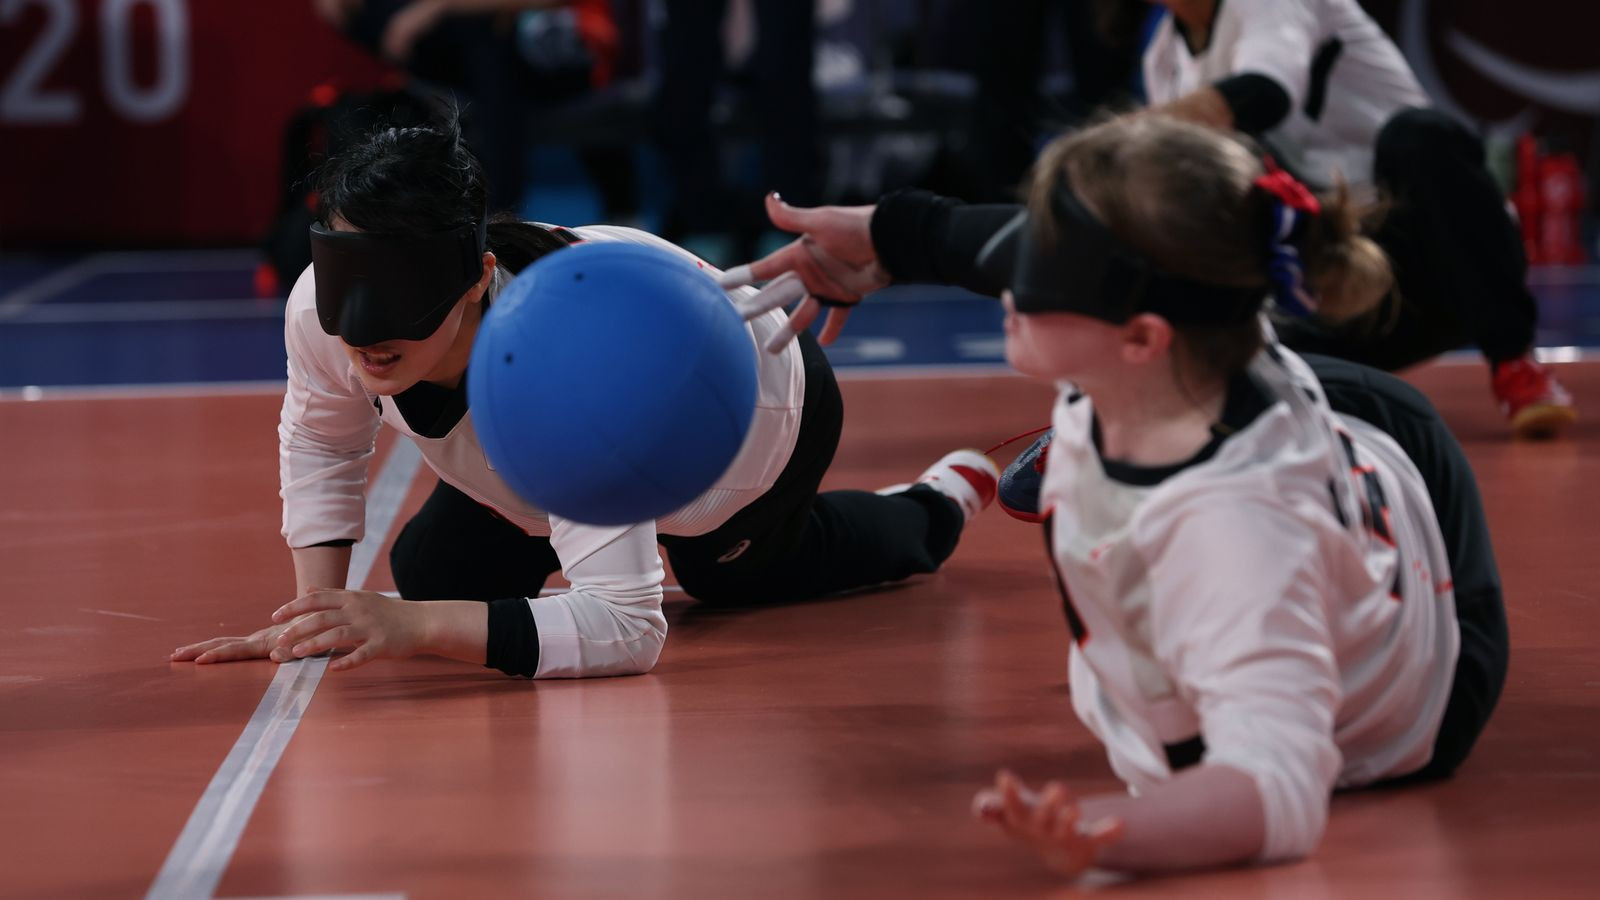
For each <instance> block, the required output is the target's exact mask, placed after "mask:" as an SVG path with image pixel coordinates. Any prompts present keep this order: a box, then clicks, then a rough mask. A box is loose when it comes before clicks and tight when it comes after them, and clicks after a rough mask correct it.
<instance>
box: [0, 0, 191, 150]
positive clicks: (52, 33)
mask: <svg viewBox="0 0 1600 900" xmlns="http://www.w3.org/2000/svg"><path fill="white" fill-rule="evenodd" d="M78 2H79V0H0V25H9V24H11V23H12V22H14V21H16V20H17V19H18V18H20V17H21V15H22V13H23V11H24V10H25V9H27V8H28V7H30V6H36V7H39V8H41V9H43V10H44V13H45V21H44V28H43V30H41V31H40V32H39V37H38V40H37V41H35V42H34V43H33V45H32V46H30V47H28V48H27V50H26V51H24V53H23V54H22V59H21V60H20V61H19V62H18V63H17V65H16V67H15V68H13V69H12V70H11V73H10V75H9V77H7V78H6V81H5V83H4V84H3V85H0V122H7V123H12V124H16V125H70V124H72V123H74V122H77V121H78V120H79V119H81V118H82V116H83V98H82V97H80V96H79V95H78V94H77V93H75V92H73V91H72V90H69V89H66V88H47V87H45V86H44V83H45V80H46V79H47V78H49V77H50V73H51V71H52V70H53V69H54V68H55V67H56V65H57V64H58V63H59V62H60V60H61V57H62V56H63V55H64V54H65V53H66V52H67V49H68V47H69V46H70V45H71V43H72V39H73V37H74V33H75V32H76V31H77V29H78ZM141 4H142V5H145V6H149V7H150V10H151V12H152V13H154V14H155V20H156V75H155V81H154V82H153V83H152V84H149V85H141V84H138V83H137V82H136V81H135V80H134V71H133V51H134V48H133V29H132V17H133V10H134V8H135V7H137V6H140V5H141ZM100 80H101V86H102V87H103V88H104V89H105V95H106V101H107V103H109V104H110V106H111V108H112V109H113V110H114V111H116V113H117V114H118V115H120V116H122V117H123V118H125V119H129V120H131V121H134V122H156V121H159V120H161V119H164V118H166V117H168V116H170V115H172V114H173V113H175V112H177V111H178V109H179V108H180V107H181V106H182V105H183V102H184V100H185V99H187V98H188V95H189V10H188V8H187V7H186V6H185V5H184V0H101V6H100Z"/></svg>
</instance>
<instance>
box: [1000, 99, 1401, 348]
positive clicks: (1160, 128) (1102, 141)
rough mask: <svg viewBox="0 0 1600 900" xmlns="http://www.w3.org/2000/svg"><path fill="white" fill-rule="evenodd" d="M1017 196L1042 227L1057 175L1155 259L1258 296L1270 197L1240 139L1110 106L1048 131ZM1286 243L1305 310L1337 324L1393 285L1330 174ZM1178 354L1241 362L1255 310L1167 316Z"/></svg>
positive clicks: (1257, 341)
mask: <svg viewBox="0 0 1600 900" xmlns="http://www.w3.org/2000/svg"><path fill="white" fill-rule="evenodd" d="M1033 171H1034V174H1033V177H1032V180H1031V183H1030V184H1029V185H1028V187H1027V195H1028V206H1029V208H1030V211H1031V214H1032V216H1033V217H1034V220H1035V221H1036V222H1039V223H1041V226H1042V231H1043V233H1044V234H1045V236H1046V237H1047V239H1048V238H1049V237H1050V236H1051V235H1052V234H1053V233H1054V231H1055V229H1054V228H1053V217H1054V213H1053V212H1052V209H1051V203H1050V197H1051V194H1052V193H1053V192H1054V190H1055V188H1056V185H1057V184H1059V183H1060V181H1061V180H1062V179H1068V181H1069V184H1070V186H1071V188H1072V191H1073V193H1075V194H1076V195H1077V196H1078V198H1079V199H1080V200H1082V202H1083V204H1084V206H1085V207H1087V208H1088V209H1089V211H1090V212H1092V213H1093V214H1094V215H1095V216H1096V217H1098V218H1099V219H1100V221H1101V223H1102V224H1104V225H1105V226H1106V228H1107V229H1109V230H1110V231H1111V233H1112V234H1114V235H1116V236H1117V237H1118V238H1119V239H1120V240H1122V241H1123V242H1124V243H1126V244H1127V245H1128V246H1129V247H1131V248H1132V249H1133V250H1135V251H1137V252H1138V253H1140V254H1142V255H1143V256H1145V257H1146V258H1148V259H1149V260H1150V261H1152V262H1154V263H1155V264H1156V265H1158V266H1160V267H1161V268H1162V269H1164V270H1166V271H1168V272H1170V273H1172V274H1174V275H1179V276H1182V277H1185V278H1190V279H1194V280H1196V281H1202V282H1206V283H1210V284H1219V285H1227V286H1233V287H1255V286H1259V287H1260V288H1261V291H1262V297H1263V299H1265V298H1266V297H1267V295H1268V294H1269V292H1270V291H1271V288H1272V285H1271V281H1270V279H1269V277H1268V273H1267V271H1268V270H1267V263H1268V259H1269V257H1270V252H1271V234H1272V228H1273V224H1272V222H1273V219H1272V215H1273V211H1272V202H1271V200H1270V198H1269V196H1268V195H1266V194H1265V193H1264V192H1263V191H1261V190H1259V189H1256V188H1255V187H1254V181H1255V179H1256V178H1257V177H1259V176H1261V175H1262V174H1264V172H1265V169H1264V167H1263V164H1262V162H1261V160H1260V159H1259V158H1258V156H1257V155H1256V154H1255V153H1254V152H1253V151H1252V149H1251V148H1250V147H1248V146H1246V145H1245V144H1244V143H1242V142H1241V141H1239V140H1237V139H1234V138H1232V137H1229V136H1228V135H1225V134H1223V133H1221V132H1218V131H1215V130H1213V129H1210V128H1207V127H1204V126H1201V125H1196V124H1192V123H1189V122H1184V121H1180V120H1178V119H1174V118H1171V117H1168V116H1162V115H1156V114H1140V115H1134V116H1122V117H1119V118H1116V119H1112V120H1110V121H1107V122H1103V123H1101V124H1099V125H1095V126H1093V127H1090V128H1087V129H1084V130H1083V131H1079V132H1077V133H1074V134H1071V135H1067V136H1065V137H1062V138H1059V139H1057V140H1055V141H1054V142H1052V143H1051V144H1050V145H1049V146H1048V147H1046V148H1045V149H1044V151H1043V153H1041V154H1040V157H1039V160H1038V161H1037V162H1036V163H1035V164H1034V170H1033ZM1321 203H1322V212H1321V214H1320V215H1319V216H1316V217H1315V218H1314V219H1313V220H1312V221H1311V222H1310V224H1309V227H1308V228H1306V229H1304V232H1305V233H1304V234H1303V236H1302V237H1301V239H1300V240H1299V241H1298V245H1297V248H1298V250H1299V252H1300V256H1301V259H1302V260H1303V261H1304V265H1305V275H1306V282H1307V285H1308V286H1309V287H1310V288H1311V290H1312V292H1313V294H1314V295H1315V296H1316V298H1317V311H1316V316H1317V318H1318V319H1319V320H1321V321H1323V322H1325V323H1328V324H1330V325H1343V324H1346V323H1351V322H1354V321H1355V320H1357V319H1361V318H1362V317H1365V316H1368V315H1370V314H1371V313H1372V312H1373V311H1374V310H1375V309H1376V308H1377V306H1378V304H1379V301H1381V300H1382V299H1383V297H1384V295H1385V294H1386V293H1388V292H1389V291H1390V290H1391V289H1392V287H1393V285H1394V275H1393V272H1392V271H1391V269H1390V267H1389V261H1388V258H1387V257H1386V256H1384V253H1383V251H1382V250H1381V249H1379V247H1378V245H1377V244H1375V243H1373V241H1372V240H1371V239H1370V238H1367V237H1365V236H1364V235H1362V234H1361V233H1360V230H1359V229H1360V223H1359V214H1358V211H1357V210H1356V209H1355V207H1354V205H1353V204H1352V203H1351V202H1350V200H1349V196H1348V192H1347V191H1346V190H1345V189H1344V187H1343V185H1341V186H1340V187H1339V188H1338V189H1337V190H1336V191H1334V192H1333V194H1332V195H1331V196H1326V197H1323V198H1321ZM1174 328H1175V331H1176V332H1177V335H1178V338H1179V344H1180V345H1181V349H1182V351H1183V353H1184V355H1185V356H1187V357H1188V358H1190V359H1191V360H1193V361H1194V362H1195V363H1197V364H1199V365H1201V366H1203V367H1205V368H1206V369H1209V370H1210V371H1212V372H1214V373H1216V374H1221V375H1231V374H1232V373H1234V372H1237V371H1239V370H1240V369H1242V368H1243V367H1244V366H1245V365H1246V364H1247V363H1248V362H1249V360H1250V358H1251V357H1252V356H1254V355H1255V353H1256V351H1257V350H1259V349H1260V346H1261V331H1260V328H1259V327H1258V326H1257V324H1256V322H1255V321H1253V320H1252V321H1249V322H1246V323H1242V324H1240V325H1226V326H1216V325H1210V326H1174Z"/></svg>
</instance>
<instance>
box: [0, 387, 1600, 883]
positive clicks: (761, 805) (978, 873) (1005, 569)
mask: <svg viewBox="0 0 1600 900" xmlns="http://www.w3.org/2000/svg"><path fill="white" fill-rule="evenodd" d="M1560 371H1561V374H1562V377H1563V378H1564V379H1565V380H1566V381H1567V382H1568V384H1569V386H1570V387H1571V388H1572V389H1573V390H1574V392H1575V393H1576V394H1577V395H1578V397H1579V399H1580V403H1586V404H1587V408H1586V412H1587V414H1588V415H1589V416H1590V418H1588V419H1587V420H1585V421H1584V422H1582V423H1580V426H1579V427H1578V428H1577V430H1576V433H1575V434H1574V435H1572V436H1571V437H1569V438H1568V439H1566V440H1563V441H1560V442H1557V443H1553V444H1544V445H1530V444H1517V443H1513V442H1511V441H1510V440H1509V438H1508V437H1507V436H1506V434H1505V432H1504V429H1503V426H1501V425H1500V423H1499V421H1498V419H1497V417H1496V415H1495V413H1494V410H1492V409H1491V408H1490V405H1489V402H1488V395H1487V390H1486V388H1485V385H1484V383H1483V381H1484V374H1483V371H1482V369H1481V367H1479V366H1477V365H1472V366H1465V365H1455V366H1451V365H1440V366H1434V367H1431V368H1427V369H1424V370H1422V371H1420V372H1417V373H1414V375H1413V379H1414V380H1415V381H1416V382H1417V383H1418V384H1419V385H1421V386H1422V387H1423V388H1424V389H1425V390H1426V391H1427V392H1428V393H1429V394H1430V395H1431V396H1433V397H1434V398H1435V400H1436V402H1437V403H1438V404H1439V405H1440V407H1441V409H1442V410H1443V411H1444V412H1445V414H1446V416H1447V418H1448V419H1449V420H1450V421H1451V422H1452V424H1453V425H1455V426H1456V427H1457V430H1458V433H1459V434H1460V436H1461V438H1462V441H1463V443H1464V444H1465V446H1466V448H1467V451H1468V454H1469V456H1470V457H1471V459H1472V462H1473V464H1474V466H1475V468H1476V470H1477V472H1478V475H1479V478H1480V480H1481V482H1482V487H1483V493H1484V496H1485V500H1486V503H1487V506H1488V509H1489V512H1490V515H1491V516H1492V519H1493V531H1494V537H1495V539H1496V541H1497V546H1498V552H1499V559H1500V564H1501V568H1502V571H1503V573H1504V577H1505V580H1506V586H1507V594H1508V600H1509V606H1510V618H1511V626H1512V630H1513V638H1514V642H1515V649H1514V652H1513V659H1512V669H1511V676H1510V681H1509V684H1508V687H1507V690H1506V693H1505V697H1504V700H1503V701H1502V704H1501V707H1500V709H1499V711H1498V713H1497V714H1496V717H1495V720H1494V722H1493V723H1492V725H1491V727H1490V729H1489V731H1488V733H1487V735H1486V736H1485V738H1484V739H1483V741H1482V742H1481V743H1480V745H1479V748H1478V750H1477V751H1476V754H1475V755H1474V757H1473V758H1472V759H1471V760H1470V761H1469V762H1468V764H1467V765H1466V766H1465V767H1464V769H1463V770H1462V772H1461V773H1460V774H1459V775H1458V776H1457V778H1456V779H1455V780H1453V781H1452V782H1449V783H1446V784H1441V785H1435V786H1431V787H1426V788H1420V789H1409V790H1405V791H1395V792H1383V793H1366V794H1354V795H1342V796H1339V797H1336V798H1335V800H1334V804H1333V808H1334V813H1333V820H1332V823H1331V825H1330V827H1329V829H1328V833H1327V836H1326V838H1325V839H1324V841H1323V844H1322V846H1321V849H1320V850H1319V851H1318V852H1317V853H1316V855H1315V856H1314V857H1313V858H1311V859H1310V860H1308V861H1305V862H1302V863H1298V864H1294V865H1286V866H1279V867H1272V868H1261V869H1251V870H1243V871H1235V872H1225V873H1215V874H1203V875H1191V876H1184V877H1178V878H1166V879H1159V880H1142V881H1134V882H1130V883H1123V884H1118V885H1101V886H1100V888H1099V889H1103V890H1109V891H1110V893H1111V895H1112V896H1118V897H1122V896H1127V897H1142V896H1146V895H1158V894H1159V895H1181V896H1203V897H1230V898H1232V897H1296V898H1299V897H1350V896H1360V897H1363V898H1376V897H1512V896H1514V897H1579V896H1583V897H1593V896H1597V893H1596V892H1597V890H1600V889H1597V888H1596V886H1595V885H1596V883H1597V881H1600V587H1597V585H1600V528H1597V526H1596V524H1595V523H1596V520H1597V515H1600V364H1593V363H1582V364H1571V365H1564V366H1562V367H1560ZM845 391H846V401H847V405H848V407H849V414H848V419H847V426H846V435H845V440H844V444H843V446H842V447H841V450H840V452H839V455H838V460H837V463H836V467H835V471H834V474H833V475H832V476H831V481H830V486H836V487H843V486H849V487H868V488H870V487H875V486H880V485H882V484H886V483H890V482H894V481H899V480H904V479H905V478H907V477H908V476H911V475H914V474H915V473H916V472H917V471H918V470H920V469H921V468H922V466H923V465H924V464H925V463H926V462H927V461H929V460H931V459H933V458H935V457H937V456H938V455H940V454H941V453H942V452H944V451H945V450H947V449H950V448H952V447H956V446H962V445H970V444H978V445H984V444H986V443H992V442H993V441H994V440H998V439H999V438H1000V437H1004V436H1007V435H1009V434H1013V433H1015V432H1018V431H1022V430H1024V429H1026V428H1030V427H1033V426H1034V425H1035V424H1041V423H1042V420H1043V418H1044V416H1045V414H1046V411H1047V407H1048V404H1049V394H1048V391H1047V390H1045V389H1043V388H1041V387H1038V386H1036V385H1031V384H1029V383H1027V382H1023V381H1021V380H1017V379H1013V378H1008V377H998V376H997V377H971V378H960V379H928V378H922V379H903V380H870V381H868V380H863V381H848V382H847V383H846V385H845ZM277 404H278V399H277V397H275V396H272V395H270V394H265V393H240V394H224V395H214V396H189V397H183V396H160V397H148V398H133V397H124V396H102V397H89V398H61V399H51V398H50V397H49V396H48V395H47V396H46V398H45V399H44V400H41V401H39V402H23V401H20V400H15V399H11V400H0V436H3V439H4V440H3V442H0V447H3V448H4V449H3V450H0V453H3V456H0V602H3V604H4V607H3V608H4V618H3V624H0V896H5V897H28V898H64V897H137V896H143V895H145V894H146V892H147V891H150V890H151V888H152V885H154V884H155V883H156V879H157V875H158V873H159V872H161V871H162V868H163V864H164V862H165V861H167V860H169V858H170V856H171V855H172V854H173V853H174V852H175V843H176V842H177V841H178V838H179V836H180V833H184V832H185V825H186V823H187V822H188V821H189V820H190V817H191V813H192V812H193V811H195V810H196V808H197V804H198V803H200V801H201V798H202V794H203V793H205V792H206V790H207V786H208V785H209V784H212V783H213V779H214V776H217V775H218V772H219V767H220V766H222V764H223V762H224V759H225V757H228V755H229V752H230V748H233V747H234V746H235V742H236V741H238V740H239V739H240V737H241V730H242V729H243V728H244V727H245V724H246V722H247V721H248V720H250V719H251V716H252V713H253V711H255V709H256V707H257V704H258V703H259V702H260V701H261V699H262V697H263V694H264V692H265V691H266V690H267V688H268V686H269V684H270V683H272V682H273V679H274V675H275V671H276V668H277V667H275V666H274V665H273V664H272V663H270V662H265V661H260V662H250V663H237V664H227V665H215V666H205V667H196V666H194V665H190V664H173V663H169V662H167V655H168V653H169V652H170V651H171V650H172V648H173V647H175V646H177V645H179V644H182V643H187V642H190V641H193V640H197V639H200V638H205V637H211V636H214V635H217V634H222V633H245V632H248V631H249V630H252V629H254V628H256V627H259V626H260V625H262V624H264V623H265V620H266V616H267V614H268V613H269V612H270V611H271V610H272V609H273V608H275V607H276V606H277V605H278V604H279V603H281V602H282V601H284V600H285V599H287V598H288V592H289V591H290V590H292V585H293V582H292V578H291V574H290V569H289V566H288V558H287V554H286V553H285V552H284V550H283V548H282V544H281V540H280V538H279V537H278V526H279V507H278V500H277V496H276V491H277V483H276V477H277V476H276V456H275V454H276V445H275V434H274V427H275V424H276V409H277ZM387 451H388V445H387V444H386V445H385V446H384V448H383V452H387ZM426 487H428V482H427V480H426V479H424V478H421V477H419V478H417V479H416V481H415V483H414V485H413V487H412V489H411V491H410V493H409V496H408V499H407V501H406V507H404V508H402V515H404V514H405V512H406V509H407V508H414V506H415V504H416V503H418V502H419V501H420V497H421V494H422V491H423V490H425V489H426ZM381 559H382V558H381V557H380V560H381ZM367 584H368V586H369V587H376V588H380V589H382V588H387V587H388V586H389V582H388V575H387V571H386V566H385V565H384V564H383V563H382V562H381V561H380V564H379V565H378V566H377V568H376V569H375V570H374V573H373V577H372V578H371V579H370V580H369V581H368V583H367ZM669 599H670V600H671V606H672V616H671V620H672V624H671V631H670V635H669V638H668V645H667V649H666V652H665V654H664V655H663V657H662V659H661V662H660V664H659V666H658V667H657V668H656V670H655V671H654V672H653V673H652V674H650V675H646V676H642V677H635V678H622V679H606V680H592V681H571V682H537V683H536V682H529V681H521V680H512V679H508V678H506V677H504V676H502V675H500V674H499V673H497V672H493V671H490V670H485V669H480V668H476V667H473V666H469V665H465V664H457V663H452V662H448V661H443V660H429V659H419V660H410V661H404V662H378V663H375V664H373V665H370V666H368V667H366V668H363V669H360V670H358V671H355V672H348V673H329V674H328V675H327V677H326V678H324V679H322V681H321V682H320V685H318V687H317V689H316V692H315V694H314V696H313V697H312V699H311V700H310V703H309V706H307V707H306V708H305V710H304V713H303V717H302V718H301V720H300V721H299V725H298V729H297V730H296V731H294V733H293V736H292V738H291V739H289V741H288V744H287V748H286V749H285V750H284V751H283V754H282V757H281V759H279V760H278V762H277V764H276V767H275V768H273V769H271V774H270V777H268V778H266V780H265V787H264V789H263V790H262V791H261V793H260V796H259V802H258V803H256V804H255V806H254V807H253V809H248V808H244V809H241V806H247V804H243V802H242V801H240V800H239V798H237V797H234V798H231V799H227V798H225V799H227V802H228V803H232V804H233V805H232V806H228V805H227V803H224V805H223V807H222V808H223V809H224V810H225V811H227V810H231V813H232V814H233V815H234V816H235V817H236V818H238V819H239V821H240V822H241V823H242V831H241V832H239V833H238V835H237V846H236V849H233V848H228V847H223V848H221V849H220V850H218V848H217V847H216V846H212V847H211V851H212V857H211V858H212V859H213V861H214V862H215V861H218V860H220V862H217V865H219V866H220V879H219V880H217V879H214V881H215V887H214V891H213V890H212V888H211V887H210V886H209V885H207V886H206V887H205V888H204V889H203V890H198V889H197V893H198V894H199V895H208V894H212V893H214V895H215V896H221V897H268V896H280V897H281V896H290V895H294V896H337V895H359V894H368V895H381V896H400V895H404V896H407V897H418V898H420V897H440V898H446V897H449V898H454V897H505V896H522V897H560V898H565V897H575V898H589V897H595V898H598V897H620V896H629V897H984V898H987V897H1034V896H1053V895H1057V894H1061V893H1070V892H1071V890H1072V889H1070V888H1064V887H1063V886H1061V885H1060V884H1059V883H1058V882H1057V881H1056V880H1055V879H1053V878H1052V877H1051V876H1050V875H1049V874H1048V873H1046V872H1045V871H1044V870H1043V869H1042V868H1041V867H1040V866H1039V865H1038V864H1036V863H1035V862H1034V860H1032V859H1031V858H1029V857H1027V856H1025V855H1023V854H1022V853H1020V852H1019V851H1017V850H1015V849H1014V848H1012V847H1011V846H1009V845H1008V844H1006V843H1005V842H1003V841H1002V840H1001V839H1000V838H999V837H997V836H996V835H994V834H992V833H990V832H989V831H988V830H987V829H985V828H983V827H980V826H979V825H977V824H975V823H974V822H972V821H971V820H970V819H969V817H968V814H967V808H968V803H969V800H970V798H971V796H972V793H973V791H974V790H975V789H977V788H978V787H981V786H982V785H984V784H985V783H986V782H987V781H988V780H989V779H990V778H991V776H992V774H993V772H994V770H995V769H996V768H997V767H999V766H1002V765H1004V766H1008V767H1011V768H1012V769H1014V770H1015V771H1017V772H1019V773H1020V774H1022V775H1023V776H1024V777H1027V778H1029V779H1043V778H1046V777H1062V778H1065V779H1067V780H1068V781H1069V782H1070V783H1071V784H1073V785H1074V786H1076V787H1077V788H1079V789H1081V790H1083V791H1096V790H1105V789H1113V788H1115V782H1114V780H1113V779H1112V777H1111V775H1110V771H1109V769H1108V767H1107V765H1106V763H1105V761H1104V758H1103V755H1102V753H1101V751H1100V750H1099V749H1098V747H1097V746H1096V745H1095V743H1094V742H1093V741H1092V740H1091V739H1090V738H1089V736H1088V735H1087V733H1086V732H1085V731H1084V730H1083V728H1082V727H1081V726H1079V725H1078V724H1077V723H1076V721H1075V720H1074V718H1073V715H1072V712H1071V709H1070V706H1069V703H1068V698H1067V687H1066V683H1065V677H1066V647H1067V637H1066V628H1065V624H1064V622H1063V621H1062V616H1061V610H1060V606H1059V603H1058V601H1057V598H1056V595H1055V591H1054V589H1053V587H1052V585H1051V582H1050V576H1049V574H1048V570H1047V569H1046V567H1045V563H1044V557H1043V543H1042V538H1041V537H1040V535H1039V533H1038V531H1037V529H1036V528H1034V527H1030V526H1026V525H1023V524H1022V523H1020V522H1016V521H1013V520H1011V519H1009V518H1006V517H1005V516H1004V515H1002V514H1000V513H999V512H998V511H997V510H991V511H989V512H988V513H986V514H985V515H984V516H982V517H980V518H979V519H978V520H977V521H976V522H975V523H974V524H973V525H972V526H971V527H970V529H969V532H968V534H967V535H966V536H965V538H964V540H963V544H962V546H961V548H960V549H959V550H958V551H957V553H956V555H955V556H954V557H953V558H952V559H951V560H950V562H949V563H948V564H947V566H946V567H945V569H944V570H943V571H942V572H941V573H939V574H937V575H934V576H930V577H926V578H923V579H921V580H918V581H916V582H914V583H911V584H907V585H904V586H901V587H897V588H894V589H889V590H883V591H880V592H875V593H866V594H859V595H855V596H850V597H842V598H837V599H830V600H826V601H821V602H815V603H810V604H802V605H794V606H783V607H774V608H765V609H755V610H747V611H739V612H717V613H712V612H705V611H701V610H699V609H697V608H696V607H695V606H694V605H693V604H692V603H690V602H688V601H685V600H683V599H682V597H681V595H677V596H676V597H673V596H672V595H669ZM223 843H226V842H223ZM1080 889H1081V888H1080ZM1091 889H1094V888H1093V887H1091ZM180 894H181V892H180ZM174 895H178V894H174Z"/></svg>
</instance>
